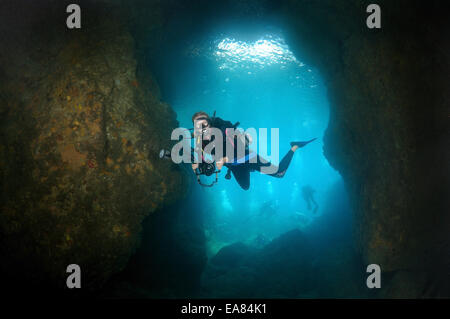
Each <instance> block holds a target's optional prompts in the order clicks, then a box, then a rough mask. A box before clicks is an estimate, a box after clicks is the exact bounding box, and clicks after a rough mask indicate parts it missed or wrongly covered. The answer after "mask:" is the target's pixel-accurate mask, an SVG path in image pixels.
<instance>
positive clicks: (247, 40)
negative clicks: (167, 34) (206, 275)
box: [163, 28, 341, 255]
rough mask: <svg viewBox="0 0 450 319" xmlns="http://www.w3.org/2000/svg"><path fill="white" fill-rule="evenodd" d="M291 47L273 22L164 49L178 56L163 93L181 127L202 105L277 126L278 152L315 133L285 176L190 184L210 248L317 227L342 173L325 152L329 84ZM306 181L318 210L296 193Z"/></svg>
mask: <svg viewBox="0 0 450 319" xmlns="http://www.w3.org/2000/svg"><path fill="white" fill-rule="evenodd" d="M171 54H172V55H173V58H172V57H171ZM296 54H297V55H296V56H294V54H293V53H292V52H291V50H290V48H289V45H288V44H287V43H285V40H284V36H283V33H282V32H281V31H280V30H276V29H274V28H271V29H270V30H268V29H267V28H266V29H263V30H261V31H260V32H258V31H256V32H255V31H252V32H251V34H248V33H240V32H239V31H238V30H231V29H230V30H226V29H225V30H223V29H222V30H220V32H217V30H215V31H211V32H210V33H209V34H208V33H207V34H202V36H201V38H199V39H192V42H190V44H189V45H186V46H185V47H184V48H183V50H182V52H172V53H169V52H167V55H168V56H167V58H168V60H172V61H175V60H177V59H178V61H177V62H174V63H173V64H172V65H171V67H170V68H167V69H170V70H171V71H170V72H169V74H166V76H167V77H168V78H169V80H166V83H167V81H169V82H170V84H171V89H170V94H168V93H167V92H166V94H163V98H164V99H165V100H166V101H167V102H168V103H169V104H170V105H171V106H172V108H173V109H174V110H175V111H176V113H177V118H178V121H179V123H180V126H181V127H185V128H191V127H192V123H191V116H192V114H193V113H195V112H196V111H200V110H202V111H206V112H208V113H209V114H210V115H212V114H213V112H214V111H216V116H218V117H221V118H222V119H225V120H229V121H231V122H232V123H235V122H237V121H239V122H240V127H242V128H244V129H247V128H249V127H254V128H257V129H258V128H268V129H269V131H270V128H279V134H280V143H279V145H280V149H279V154H280V159H281V158H282V157H283V156H284V154H285V153H286V152H287V151H288V150H289V148H290V146H289V142H290V141H299V140H300V141H301V140H309V139H311V138H315V137H316V138H317V140H316V141H314V142H313V143H311V144H310V145H307V146H306V147H305V148H303V149H300V150H299V151H297V152H296V153H295V155H294V158H293V160H292V162H291V165H290V167H289V169H288V171H287V173H286V175H285V176H284V178H281V179H277V178H273V177H270V176H267V175H262V174H260V173H258V172H253V173H252V174H251V182H250V185H251V186H250V189H249V190H247V191H245V190H242V189H241V188H240V187H239V185H238V184H237V182H236V181H235V180H234V178H232V179H231V180H226V179H225V178H224V175H225V172H223V173H222V174H221V176H220V177H219V182H218V184H217V185H215V186H214V187H212V188H202V187H200V186H196V187H198V190H197V192H194V194H193V195H192V196H197V197H198V202H199V206H201V208H202V209H203V211H204V214H205V221H204V223H205V232H206V238H207V247H208V253H209V255H212V254H214V253H216V252H217V251H218V250H219V249H220V248H221V247H223V246H224V245H227V244H230V243H233V242H236V241H243V242H245V243H247V244H249V245H260V244H261V243H264V242H267V241H270V240H271V239H273V238H275V237H277V236H279V235H280V234H282V233H284V232H286V231H288V230H291V229H293V228H299V229H301V230H302V231H304V232H308V231H311V230H312V229H321V228H320V227H317V223H319V222H320V223H323V222H324V220H326V219H325V218H321V217H323V211H324V209H323V204H324V203H325V201H326V200H327V198H326V197H327V196H328V195H327V194H328V193H329V191H330V189H331V188H332V187H333V186H334V185H336V183H338V182H339V181H340V179H341V177H340V175H339V174H338V173H337V172H336V171H335V170H334V169H333V168H332V167H331V166H330V165H329V163H328V161H327V160H326V158H325V157H324V155H323V135H324V131H325V129H326V127H327V125H328V120H329V102H328V100H327V88H326V84H325V83H324V81H323V79H322V77H321V75H320V73H319V72H318V71H317V69H315V68H314V67H313V66H310V65H307V64H305V63H304V62H303V61H302V55H301V50H300V51H298V50H297V51H296ZM179 55H183V58H180V57H179ZM166 73H167V72H166ZM269 150H270V147H269ZM275 163H276V161H275ZM276 164H277V163H276ZM224 171H225V170H224ZM193 178H194V177H193ZM212 178H213V177H210V178H209V180H208V179H207V181H211V179H212ZM305 185H310V186H311V187H312V188H314V189H315V190H316V193H315V200H316V201H317V203H318V204H319V209H318V210H317V212H316V213H314V212H313V210H308V208H307V205H306V202H305V200H304V199H303V198H302V194H301V188H302V187H303V186H305ZM264 205H269V206H270V209H269V211H268V213H267V211H266V213H261V209H262V207H263V206H264ZM319 226H320V225H319ZM256 238H258V240H257V239H256Z"/></svg>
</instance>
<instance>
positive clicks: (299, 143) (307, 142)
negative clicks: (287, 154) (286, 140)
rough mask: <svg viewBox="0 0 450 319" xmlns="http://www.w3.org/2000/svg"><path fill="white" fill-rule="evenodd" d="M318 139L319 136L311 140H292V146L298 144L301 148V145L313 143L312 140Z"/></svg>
mask: <svg viewBox="0 0 450 319" xmlns="http://www.w3.org/2000/svg"><path fill="white" fill-rule="evenodd" d="M316 139H317V138H313V139H312V140H309V141H306V142H291V146H298V147H299V148H300V147H303V146H305V145H306V144H309V143H311V142H312V141H314V140H316Z"/></svg>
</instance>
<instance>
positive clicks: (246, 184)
mask: <svg viewBox="0 0 450 319" xmlns="http://www.w3.org/2000/svg"><path fill="white" fill-rule="evenodd" d="M192 123H193V124H194V131H196V132H198V136H201V137H202V145H201V148H202V151H203V148H204V147H205V145H206V144H208V143H209V142H211V141H213V140H214V138H213V137H212V136H211V133H210V132H211V128H217V129H219V130H220V131H221V132H222V137H223V141H222V145H223V150H225V149H226V142H227V140H228V141H229V142H230V143H231V145H232V146H233V148H234V152H236V151H237V149H238V145H239V143H243V144H244V147H245V156H244V158H242V159H238V160H232V159H229V158H228V157H226V156H224V157H222V158H221V159H219V160H217V161H216V167H217V170H218V171H219V172H220V170H221V169H222V167H223V166H225V167H227V168H228V172H227V174H226V176H225V178H226V179H230V178H231V174H230V172H231V173H233V176H234V178H235V179H236V181H237V182H238V184H239V185H240V186H241V188H243V189H244V190H248V189H249V188H250V173H251V172H254V171H259V172H261V173H263V172H262V171H263V168H264V167H268V166H270V167H271V168H273V171H274V172H275V173H271V174H266V175H270V176H272V177H277V178H282V177H283V176H284V175H285V174H286V171H287V169H288V167H289V164H290V163H291V160H292V157H293V156H294V153H295V151H297V150H298V149H299V148H301V147H304V146H305V145H307V144H309V143H311V142H312V141H314V140H315V138H314V139H312V140H309V141H305V142H291V143H290V145H291V148H290V150H289V151H288V152H287V154H286V155H285V156H284V157H283V158H282V159H281V161H280V164H279V166H278V167H276V166H275V165H273V164H272V163H270V162H269V161H267V160H266V159H264V158H263V157H261V156H260V155H258V154H257V153H256V152H254V151H251V150H250V149H249V147H248V145H249V144H251V143H252V138H251V136H250V135H249V134H246V133H238V132H239V131H238V130H236V131H235V132H236V133H238V134H240V136H239V138H238V136H236V135H234V136H233V138H232V137H230V136H229V135H230V134H229V130H230V129H236V127H237V126H238V125H239V122H238V123H236V124H232V123H231V122H229V121H225V120H222V119H221V118H219V117H216V116H215V112H214V115H213V117H210V116H209V115H208V114H207V113H206V112H202V111H200V112H196V113H195V114H194V115H193V116H192ZM219 143H220V141H219ZM210 155H212V156H214V149H213V152H212V153H211V154H210ZM202 156H203V155H202ZM254 157H256V162H255V163H251V162H249V160H250V159H251V158H254ZM198 168H199V164H198V163H193V164H192V169H193V170H194V172H196V170H197V169H198Z"/></svg>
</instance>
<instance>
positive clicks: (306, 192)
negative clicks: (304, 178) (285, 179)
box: [302, 185, 319, 214]
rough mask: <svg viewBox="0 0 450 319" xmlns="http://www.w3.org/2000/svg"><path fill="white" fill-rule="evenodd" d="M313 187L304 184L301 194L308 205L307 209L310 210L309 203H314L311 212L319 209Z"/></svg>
mask: <svg viewBox="0 0 450 319" xmlns="http://www.w3.org/2000/svg"><path fill="white" fill-rule="evenodd" d="M315 192H316V191H315V189H313V188H312V187H311V186H310V185H305V186H303V187H302V196H303V199H304V200H305V202H306V205H307V207H308V210H311V203H312V204H314V209H313V213H314V214H315V213H317V210H318V209H319V204H317V202H316V201H315V199H314V193H315Z"/></svg>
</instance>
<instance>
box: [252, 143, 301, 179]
mask: <svg viewBox="0 0 450 319" xmlns="http://www.w3.org/2000/svg"><path fill="white" fill-rule="evenodd" d="M293 156H294V151H293V150H292V149H290V150H289V152H287V154H286V155H284V157H283V159H282V160H281V162H280V165H279V166H278V169H276V166H275V165H272V164H270V163H269V162H268V161H267V160H265V159H264V158H262V157H260V156H258V164H259V165H258V167H257V170H258V171H260V172H261V168H262V167H263V166H272V169H273V170H274V171H275V172H276V173H273V174H267V175H269V176H273V177H278V178H281V177H283V176H284V174H286V170H287V169H288V167H289V164H290V163H291V160H292V157H293Z"/></svg>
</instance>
